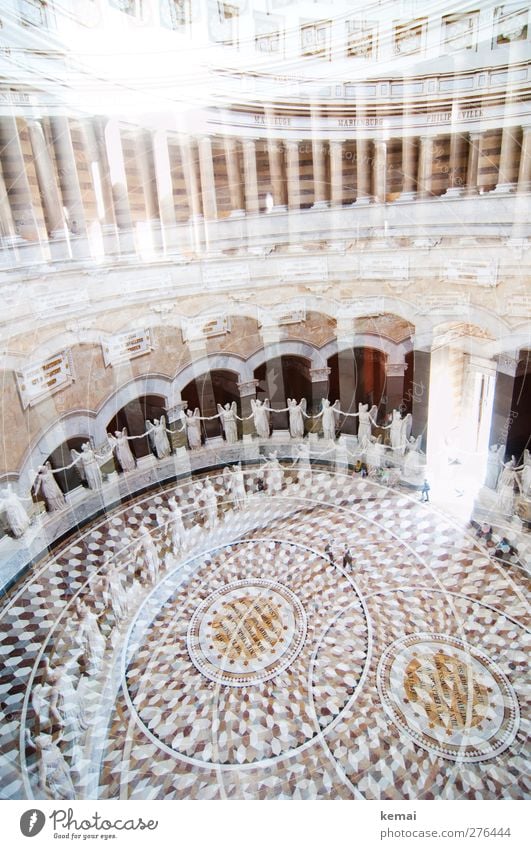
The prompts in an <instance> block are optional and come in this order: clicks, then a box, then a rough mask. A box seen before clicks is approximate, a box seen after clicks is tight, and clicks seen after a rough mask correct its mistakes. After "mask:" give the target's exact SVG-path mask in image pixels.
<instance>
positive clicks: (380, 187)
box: [373, 139, 387, 203]
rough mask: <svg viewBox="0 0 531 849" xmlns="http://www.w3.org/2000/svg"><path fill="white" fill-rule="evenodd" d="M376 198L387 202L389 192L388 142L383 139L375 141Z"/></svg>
mask: <svg viewBox="0 0 531 849" xmlns="http://www.w3.org/2000/svg"><path fill="white" fill-rule="evenodd" d="M373 174H374V178H373V185H374V199H375V200H376V201H377V202H378V203H385V198H386V194H387V143H386V142H385V141H382V140H381V139H377V140H375V141H374V162H373Z"/></svg>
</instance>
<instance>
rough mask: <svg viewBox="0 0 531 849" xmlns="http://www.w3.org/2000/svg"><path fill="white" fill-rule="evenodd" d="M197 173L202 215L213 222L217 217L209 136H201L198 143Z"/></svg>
mask: <svg viewBox="0 0 531 849" xmlns="http://www.w3.org/2000/svg"><path fill="white" fill-rule="evenodd" d="M197 146H198V149H199V172H200V175H201V197H202V199H203V214H204V216H205V218H207V219H209V220H213V219H215V218H217V217H218V210H217V202H216V184H215V182H214V163H213V161H212V142H211V141H210V138H209V136H202V137H201V138H200V139H199V141H198V144H197Z"/></svg>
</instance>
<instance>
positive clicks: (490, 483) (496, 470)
mask: <svg viewBox="0 0 531 849" xmlns="http://www.w3.org/2000/svg"><path fill="white" fill-rule="evenodd" d="M504 456H505V445H491V446H490V448H489V453H488V456H487V474H486V477H485V486H487V487H488V488H489V489H497V487H498V478H499V476H500V472H501V469H502V465H503V458H504Z"/></svg>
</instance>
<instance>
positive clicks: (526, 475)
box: [521, 448, 531, 498]
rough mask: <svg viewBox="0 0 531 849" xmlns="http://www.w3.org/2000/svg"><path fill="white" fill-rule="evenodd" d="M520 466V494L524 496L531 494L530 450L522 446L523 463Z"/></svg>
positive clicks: (527, 496)
mask: <svg viewBox="0 0 531 849" xmlns="http://www.w3.org/2000/svg"><path fill="white" fill-rule="evenodd" d="M521 468H522V494H523V495H524V497H525V498H529V496H531V452H530V451H529V449H528V448H524V465H523V467H521Z"/></svg>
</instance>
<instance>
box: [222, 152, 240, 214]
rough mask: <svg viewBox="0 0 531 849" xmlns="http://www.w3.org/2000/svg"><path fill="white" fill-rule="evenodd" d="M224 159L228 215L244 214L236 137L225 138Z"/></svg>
mask: <svg viewBox="0 0 531 849" xmlns="http://www.w3.org/2000/svg"><path fill="white" fill-rule="evenodd" d="M225 161H226V163H227V179H228V181H229V191H230V205H231V213H230V217H231V218H235V217H239V216H240V215H244V213H245V209H244V199H243V183H242V176H241V173H240V163H239V162H238V147H237V142H236V139H231V138H230V137H228V136H227V137H226V138H225Z"/></svg>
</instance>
